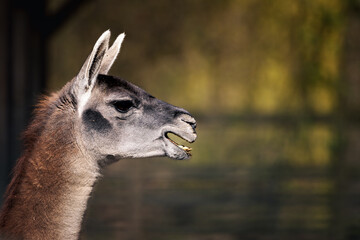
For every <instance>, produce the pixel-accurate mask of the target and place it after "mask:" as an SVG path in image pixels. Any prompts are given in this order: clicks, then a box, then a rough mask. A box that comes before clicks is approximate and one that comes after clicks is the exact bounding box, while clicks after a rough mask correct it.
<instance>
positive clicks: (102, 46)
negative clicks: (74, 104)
mask: <svg viewBox="0 0 360 240" xmlns="http://www.w3.org/2000/svg"><path fill="white" fill-rule="evenodd" d="M109 39H110V31H109V30H107V31H106V32H104V33H103V34H102V35H101V36H100V38H99V39H98V40H97V41H96V43H95V46H94V48H93V50H92V52H91V54H90V55H89V56H88V58H87V59H86V61H85V63H84V65H83V66H82V68H81V70H80V72H79V73H78V75H77V76H76V79H75V83H74V86H73V87H74V92H75V95H76V97H77V99H78V111H79V115H81V113H82V110H83V107H84V106H85V104H86V102H87V100H88V99H89V97H90V95H91V90H92V89H93V87H94V85H95V82H96V79H97V76H98V74H99V73H100V68H101V65H102V61H103V58H104V56H105V53H106V51H107V50H108V47H109Z"/></svg>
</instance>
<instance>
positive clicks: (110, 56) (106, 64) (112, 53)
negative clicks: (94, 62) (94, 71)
mask: <svg viewBox="0 0 360 240" xmlns="http://www.w3.org/2000/svg"><path fill="white" fill-rule="evenodd" d="M124 38H125V33H122V34H120V35H119V36H118V37H117V38H116V39H115V41H114V43H113V45H112V46H111V47H110V48H109V50H108V51H107V52H106V53H105V56H104V59H103V61H102V63H101V67H100V72H99V73H100V74H107V73H108V72H109V70H110V68H111V66H112V65H113V63H114V61H115V59H116V57H117V55H118V54H119V52H120V48H121V44H122V42H123V41H124Z"/></svg>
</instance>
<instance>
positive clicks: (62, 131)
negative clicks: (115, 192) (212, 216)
mask: <svg viewBox="0 0 360 240" xmlns="http://www.w3.org/2000/svg"><path fill="white" fill-rule="evenodd" d="M124 37H125V35H124V33H123V34H120V35H119V36H118V37H117V38H116V40H115V42H114V44H113V45H112V46H111V47H110V48H109V39H110V31H109V30H108V31H106V32H104V33H103V34H102V35H101V36H100V38H99V39H98V40H97V42H96V44H95V46H94V48H93V50H92V52H91V54H90V55H89V57H88V58H87V60H86V61H85V63H84V64H83V66H82V68H81V69H80V72H79V73H78V75H77V76H76V77H74V78H73V79H72V80H71V81H70V82H68V83H67V84H66V85H65V86H64V87H63V88H62V89H61V90H60V91H58V92H57V93H54V94H52V95H51V96H49V97H45V98H44V99H43V100H41V101H40V103H39V104H38V105H37V108H36V110H35V112H34V118H33V120H32V122H31V124H30V125H29V127H28V128H27V130H26V131H25V133H24V153H23V154H22V156H21V157H20V158H19V159H18V161H17V164H16V166H15V168H14V171H13V178H12V181H11V183H10V184H9V186H8V188H7V191H6V194H5V201H4V206H3V208H2V211H1V215H0V235H1V237H3V238H5V239H77V238H78V236H79V231H80V227H81V221H82V217H83V214H84V211H85V209H86V204H87V200H88V198H89V195H90V193H91V191H92V188H93V185H94V183H95V181H96V180H97V178H98V177H99V175H100V173H99V171H100V170H101V168H103V167H105V166H107V165H109V164H110V163H113V162H116V161H118V160H119V159H121V158H143V157H155V156H167V157H170V158H174V159H188V158H189V157H190V156H191V153H190V150H191V149H190V148H189V147H185V146H181V145H179V144H177V143H176V142H174V141H173V140H171V139H170V138H169V137H168V133H172V134H175V135H177V136H179V137H181V138H183V139H184V140H186V141H187V142H190V143H192V142H194V141H195V139H196V136H197V135H196V132H195V128H196V121H195V119H194V118H193V117H192V116H191V115H190V114H189V112H187V111H186V110H184V109H182V108H179V107H175V106H173V105H170V104H168V103H166V102H163V101H161V100H158V99H156V98H155V97H153V96H151V95H150V94H148V93H147V92H145V91H144V90H142V89H141V88H139V87H137V86H135V85H134V84H131V83H130V82H127V81H125V80H123V79H120V78H116V77H113V76H109V75H107V73H108V71H109V69H110V68H111V66H112V64H113V63H114V60H115V59H116V57H117V55H118V53H119V51H120V47H121V44H122V41H123V39H124ZM1 237H0V238H1Z"/></svg>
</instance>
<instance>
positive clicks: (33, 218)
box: [0, 156, 98, 239]
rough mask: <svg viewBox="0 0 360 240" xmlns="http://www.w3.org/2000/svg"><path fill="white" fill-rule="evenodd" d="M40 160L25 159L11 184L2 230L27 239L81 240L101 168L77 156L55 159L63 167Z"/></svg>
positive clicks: (0, 219) (35, 158)
mask: <svg viewBox="0 0 360 240" xmlns="http://www.w3.org/2000/svg"><path fill="white" fill-rule="evenodd" d="M39 157H40V158H41V156H39ZM38 159H39V158H38V157H34V158H29V159H21V160H22V162H23V164H25V166H23V168H24V169H23V172H22V173H20V174H19V175H18V176H17V177H16V178H14V179H13V182H12V184H11V186H10V187H9V190H8V192H9V196H8V197H7V198H6V200H5V207H4V210H3V212H2V215H1V218H0V224H1V226H0V229H1V228H3V229H4V232H5V233H9V234H10V235H14V236H21V238H24V239H77V237H78V233H79V230H80V227H81V221H82V217H83V214H84V211H85V209H86V204H87V200H88V198H89V195H90V193H91V191H92V187H93V184H94V182H95V181H96V178H97V175H98V174H97V169H96V168H95V167H94V166H91V165H90V164H88V163H87V162H86V161H85V159H81V158H77V157H75V156H71V157H69V158H67V159H57V158H53V159H51V161H56V162H62V165H63V166H62V167H61V168H58V167H54V166H44V163H40V162H38ZM45 164H49V163H45ZM0 232H1V230H0Z"/></svg>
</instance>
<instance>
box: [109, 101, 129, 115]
mask: <svg viewBox="0 0 360 240" xmlns="http://www.w3.org/2000/svg"><path fill="white" fill-rule="evenodd" d="M113 105H114V107H115V109H116V111H118V112H120V113H126V112H128V111H129V110H130V108H132V107H133V106H134V104H133V103H132V101H130V100H123V101H115V102H113Z"/></svg>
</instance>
